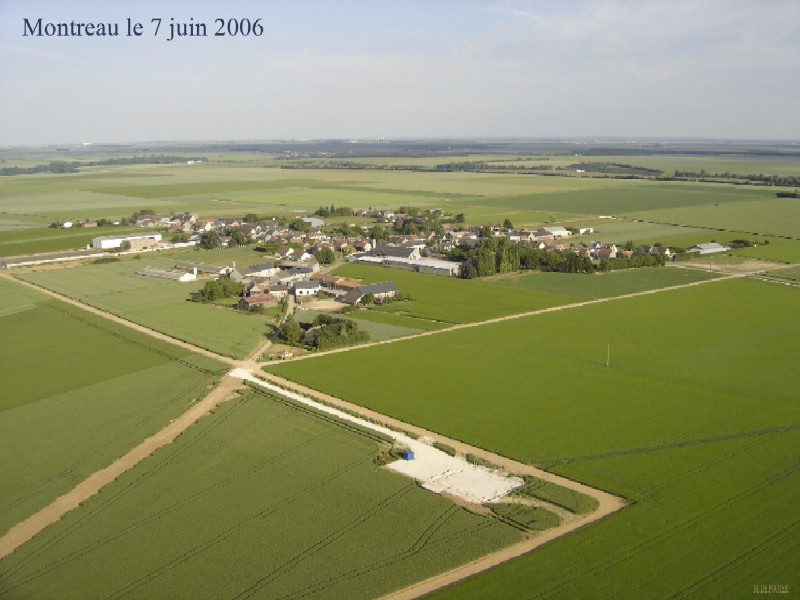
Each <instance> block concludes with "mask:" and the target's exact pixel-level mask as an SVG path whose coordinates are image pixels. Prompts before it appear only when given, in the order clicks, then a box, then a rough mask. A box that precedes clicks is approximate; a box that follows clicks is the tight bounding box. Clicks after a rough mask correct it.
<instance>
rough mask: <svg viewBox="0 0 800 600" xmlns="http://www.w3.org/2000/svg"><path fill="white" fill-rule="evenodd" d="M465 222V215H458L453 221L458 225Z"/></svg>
mask: <svg viewBox="0 0 800 600" xmlns="http://www.w3.org/2000/svg"><path fill="white" fill-rule="evenodd" d="M465 220H466V217H465V216H464V213H458V214H457V215H456V216H455V218H454V219H453V221H455V222H456V223H463V222H464V221H465Z"/></svg>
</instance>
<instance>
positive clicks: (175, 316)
mask: <svg viewBox="0 0 800 600" xmlns="http://www.w3.org/2000/svg"><path fill="white" fill-rule="evenodd" d="M189 256H190V258H192V259H194V260H197V259H198V255H197V254H196V253H192V254H190V255H189ZM203 258H204V257H202V255H201V258H200V260H203ZM179 260H184V257H183V256H182V255H181V256H180V257H179ZM175 261H176V258H175V257H173V256H160V255H159V256H155V255H152V256H151V255H147V256H145V257H144V258H142V259H141V260H124V261H120V262H114V263H106V264H88V265H83V266H81V267H76V268H71V269H63V270H42V271H37V272H31V273H25V274H21V275H20V278H22V279H24V280H25V281H30V282H32V283H35V284H37V285H41V286H43V287H45V288H48V289H51V290H53V291H56V292H58V293H60V294H64V295H65V296H69V297H70V298H75V299H77V300H80V301H81V302H85V303H86V304H90V305H92V306H96V307H97V308H101V309H103V310H106V311H108V312H111V313H113V314H115V315H119V316H121V317H124V318H126V319H129V320H131V321H133V322H134V323H139V324H141V325H144V326H146V327H150V328H152V329H155V330H157V331H161V332H163V333H166V334H168V335H170V336H173V337H176V338H178V339H181V340H185V341H187V342H190V343H192V344H196V345H198V346H201V347H203V348H207V349H209V350H212V351H214V352H218V353H220V354H224V355H226V356H232V357H234V358H243V357H245V356H247V354H248V353H249V352H250V351H251V350H252V349H253V348H254V347H255V346H256V345H257V344H258V343H259V341H261V340H263V339H264V336H265V335H266V334H267V333H269V332H270V331H271V326H270V325H269V323H267V321H265V320H264V318H262V317H258V316H256V315H250V314H245V313H242V312H238V311H235V310H232V309H224V308H220V307H216V306H212V305H209V304H202V303H198V302H189V301H188V300H189V297H190V294H191V292H195V291H198V290H199V289H201V288H202V286H203V283H202V282H186V283H180V282H175V281H170V280H167V279H158V278H154V277H144V276H141V275H136V270H137V269H139V268H141V267H143V266H156V267H165V268H172V267H174V266H175Z"/></svg>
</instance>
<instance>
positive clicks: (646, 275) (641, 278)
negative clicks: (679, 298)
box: [484, 267, 718, 301]
mask: <svg viewBox="0 0 800 600" xmlns="http://www.w3.org/2000/svg"><path fill="white" fill-rule="evenodd" d="M716 277H718V275H716V274H714V273H706V272H704V271H696V270H692V269H676V268H672V267H666V268H652V269H628V270H622V271H611V272H609V273H595V274H593V275H586V274H583V273H544V272H541V271H535V272H532V273H524V274H512V275H499V276H496V277H491V278H487V279H485V280H484V281H486V282H487V283H492V284H495V285H498V286H503V287H513V288H518V289H526V290H531V291H535V292H544V293H548V294H557V295H559V296H564V297H569V298H571V299H573V300H575V301H580V300H587V299H592V298H611V297H614V296H622V295H624V294H633V293H636V292H642V291H645V290H655V289H660V288H665V287H670V286H673V285H684V284H687V283H692V282H695V281H705V280H707V279H714V278H716Z"/></svg>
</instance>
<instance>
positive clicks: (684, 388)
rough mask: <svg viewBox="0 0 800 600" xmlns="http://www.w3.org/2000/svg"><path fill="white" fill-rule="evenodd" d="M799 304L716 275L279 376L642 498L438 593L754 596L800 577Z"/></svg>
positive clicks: (779, 290) (782, 293)
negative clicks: (410, 387)
mask: <svg viewBox="0 0 800 600" xmlns="http://www.w3.org/2000/svg"><path fill="white" fill-rule="evenodd" d="M797 294H798V290H796V289H794V288H789V287H786V286H780V285H775V284H769V283H764V282H757V281H745V280H741V279H737V280H730V281H718V282H711V283H708V284H706V285H703V286H699V287H694V288H689V289H684V290H673V291H668V292H664V293H662V294H655V295H649V296H643V297H638V298H630V299H625V300H619V301H613V302H609V303H603V304H597V305H591V306H585V307H582V308H579V309H570V310H566V311H563V312H554V313H549V314H546V315H539V316H535V317H528V318H524V319H520V320H514V321H509V322H504V323H498V324H494V325H488V326H484V327H476V328H472V329H465V330H461V331H455V332H450V333H443V334H440V335H437V336H432V337H428V338H419V339H416V340H408V341H401V342H397V343H395V344H392V345H389V346H381V347H373V348H369V349H364V350H353V351H352V352H347V353H344V354H339V355H329V356H325V357H320V358H318V359H314V360H307V361H301V362H297V363H293V364H292V363H286V364H281V365H276V366H271V367H270V368H269V370H270V371H271V372H275V373H276V374H278V375H281V376H286V377H289V378H291V379H295V380H298V381H301V382H303V383H304V384H307V385H309V386H311V387H314V388H317V389H323V390H325V391H326V392H328V393H332V394H334V395H338V396H340V397H343V398H345V399H347V400H350V401H354V402H357V403H359V404H362V405H365V406H368V407H370V408H373V409H375V410H378V411H380V412H383V413H386V414H391V415H393V416H396V417H398V418H401V419H403V420H406V421H409V422H413V423H415V424H418V425H421V426H423V427H427V428H430V429H433V430H436V431H440V432H442V433H445V434H447V435H449V436H451V437H454V438H457V439H463V440H468V441H470V442H471V443H474V444H476V445H478V446H481V447H485V448H488V449H491V450H494V451H497V452H499V453H501V454H504V455H507V456H511V457H514V458H517V459H520V460H523V461H527V462H532V463H536V464H539V465H542V466H545V467H547V468H550V469H552V470H554V471H556V472H558V473H560V474H564V475H566V476H568V477H572V478H576V479H578V480H581V481H584V482H587V483H590V484H592V485H595V486H598V487H601V488H602V489H606V490H609V491H612V492H615V493H618V494H621V495H624V496H626V497H627V498H629V499H630V500H631V501H633V502H634V505H633V506H632V507H629V508H628V509H626V510H624V511H622V512H621V513H618V514H615V515H614V516H612V517H609V518H608V519H605V520H604V521H602V522H601V523H598V524H597V525H593V526H592V527H590V528H587V529H584V530H581V531H579V532H577V533H576V534H574V535H570V536H568V537H567V538H565V539H564V540H563V541H558V542H555V543H553V544H549V545H548V546H546V547H545V548H543V549H542V550H541V551H537V552H535V553H533V554H531V555H528V556H525V557H522V558H520V559H518V560H516V561H513V562H512V563H510V564H508V565H505V566H503V567H500V568H498V569H495V570H493V571H491V572H489V573H487V574H484V575H481V576H478V577H476V578H474V579H472V580H469V581H467V582H465V583H463V584H461V585H458V586H455V587H453V588H452V589H450V590H446V591H444V592H442V593H441V594H438V595H437V596H439V597H445V598H485V597H496V596H502V595H506V596H508V595H511V596H513V595H515V594H519V595H524V596H525V597H532V598H561V597H596V596H597V595H600V596H608V595H613V596H615V597H624V598H641V597H652V596H654V595H655V596H657V597H667V596H673V595H681V596H687V597H697V598H707V597H711V596H719V597H732V596H743V595H749V594H750V593H751V592H752V587H753V585H754V584H755V583H758V582H760V581H762V579H766V580H769V581H772V580H775V581H779V582H781V583H787V584H789V585H790V587H793V586H796V585H798V584H800V580H798V579H797V577H798V576H797V571H796V569H794V565H796V564H797V559H798V556H800V543H799V542H798V536H797V532H798V528H800V513H798V512H797V510H796V509H795V508H794V507H795V506H796V505H797V502H798V501H800V496H798V493H800V492H799V491H798V490H800V459H798V456H797V453H796V452H794V451H793V450H792V448H795V447H796V446H797V444H798V443H800V373H799V372H798V370H797V369H796V368H795V366H796V364H797V362H798V360H800V347H798V345H797V344H796V343H794V340H796V339H797V338H798V335H800V322H798V320H797V319H796V318H795V313H796V306H797V299H798V296H797ZM625 324H628V326H624V325H625ZM634 324H635V325H634ZM731 324H735V326H732V325H731ZM609 347H610V366H609V367H606V361H607V358H608V350H609ZM386 364H391V365H392V369H386V368H382V365H386ZM409 373H413V374H414V376H413V381H414V394H408V393H406V387H407V381H408V374H409ZM441 373H458V376H457V377H442V376H441ZM372 374H374V376H373V375H372ZM376 387H380V389H381V390H382V393H381V394H375V393H374V390H375V389H376ZM488 399H492V400H491V401H489V400H488ZM565 564H570V565H572V567H571V568H570V569H565V568H564V565H565ZM648 565H649V566H648ZM621 581H624V582H625V585H624V586H620V582H621Z"/></svg>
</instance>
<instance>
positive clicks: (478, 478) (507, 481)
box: [230, 369, 524, 504]
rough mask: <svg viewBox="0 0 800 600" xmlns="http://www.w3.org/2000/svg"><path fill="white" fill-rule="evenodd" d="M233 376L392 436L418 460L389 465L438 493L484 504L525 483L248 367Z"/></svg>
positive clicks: (400, 461)
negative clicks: (318, 399)
mask: <svg viewBox="0 0 800 600" xmlns="http://www.w3.org/2000/svg"><path fill="white" fill-rule="evenodd" d="M230 375H231V376H232V377H236V378H238V379H243V380H245V381H252V382H253V383H255V384H256V385H260V386H261V387H263V388H266V389H268V390H270V391H272V392H275V393H277V394H280V395H282V396H286V397H287V398H291V399H292V400H294V401H295V402H300V403H301V404H305V405H306V406H310V407H312V408H314V409H316V410H319V411H322V412H324V413H327V414H329V415H333V416H335V417H338V418H340V419H342V420H345V421H349V422H351V423H356V424H357V425H360V426H362V427H365V428H367V429H371V430H373V431H377V432H380V433H382V434H384V435H387V436H389V437H391V438H392V439H394V440H395V441H396V442H397V443H398V444H401V445H403V446H407V447H408V448H409V449H410V450H411V451H413V452H414V460H397V461H395V462H393V463H390V464H388V465H387V467H388V468H389V469H391V470H393V471H396V472H397V473H401V474H402V475H406V476H407V477H412V478H414V479H416V480H417V481H419V482H420V483H421V484H422V487H424V488H425V489H427V490H430V491H432V492H435V493H437V494H441V493H447V494H450V495H452V496H456V497H458V498H461V499H462V500H465V501H467V502H471V503H474V504H483V503H485V502H490V501H492V500H497V499H498V498H501V497H503V496H505V495H507V494H508V493H509V492H511V491H512V490H513V489H515V488H518V487H520V486H521V485H522V484H523V483H524V482H523V480H522V478H520V477H516V476H508V475H504V474H502V473H498V472H497V471H493V470H491V469H488V468H486V467H481V466H478V465H473V464H471V463H468V462H467V461H466V460H464V459H463V458H460V457H454V456H450V455H449V454H447V453H446V452H442V451H441V450H437V449H436V448H434V447H432V446H429V445H428V444H426V443H424V442H423V441H420V440H415V439H412V438H410V437H408V436H407V435H405V434H403V433H399V432H397V431H394V430H393V429H389V428H388V427H384V426H382V425H376V424H375V423H371V422H370V421H367V420H365V419H361V418H359V417H355V416H353V415H351V414H348V413H346V412H344V411H342V410H339V409H338V408H333V407H331V406H326V405H325V404H321V403H319V402H315V401H314V400H311V399H310V398H307V397H305V396H302V395H300V394H297V393H294V392H290V391H288V390H285V389H283V388H281V387H278V386H276V385H273V384H271V383H269V382H267V381H264V380H263V379H258V378H257V377H255V376H254V375H253V374H252V373H251V372H250V371H247V370H245V369H234V370H233V371H231V372H230Z"/></svg>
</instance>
